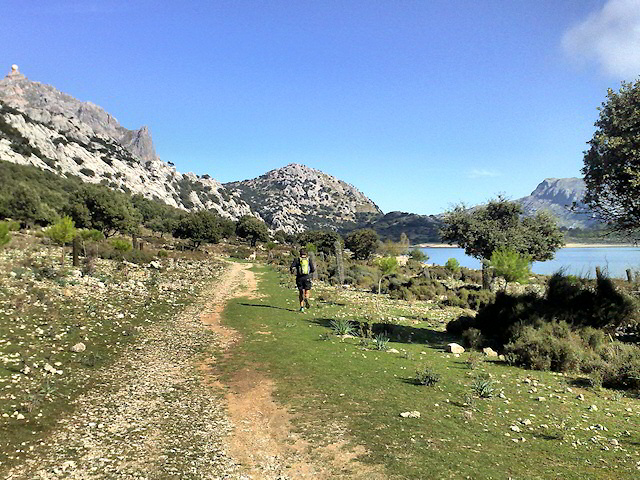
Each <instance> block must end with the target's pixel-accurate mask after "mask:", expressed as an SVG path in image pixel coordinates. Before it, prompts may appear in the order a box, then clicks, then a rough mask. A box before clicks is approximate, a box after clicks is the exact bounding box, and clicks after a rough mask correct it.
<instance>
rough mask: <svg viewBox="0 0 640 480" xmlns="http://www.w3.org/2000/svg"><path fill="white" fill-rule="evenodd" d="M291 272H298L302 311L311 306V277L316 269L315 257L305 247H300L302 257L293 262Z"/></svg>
mask: <svg viewBox="0 0 640 480" xmlns="http://www.w3.org/2000/svg"><path fill="white" fill-rule="evenodd" d="M290 270H291V273H295V274H296V286H297V287H298V297H299V299H300V311H301V312H304V309H305V307H306V308H309V295H310V294H311V277H312V275H313V272H315V271H316V266H315V265H314V263H313V259H312V258H310V257H309V256H308V255H307V251H306V250H305V249H304V248H301V249H300V257H298V258H294V259H293V263H292V264H291V269H290Z"/></svg>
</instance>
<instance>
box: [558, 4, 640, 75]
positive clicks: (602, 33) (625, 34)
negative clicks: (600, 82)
mask: <svg viewBox="0 0 640 480" xmlns="http://www.w3.org/2000/svg"><path fill="white" fill-rule="evenodd" d="M562 46H563V48H564V50H565V51H566V52H567V53H568V54H569V55H570V56H571V57H572V58H574V59H576V60H579V61H582V62H592V61H595V62H596V63H597V64H598V65H599V66H600V68H602V70H603V71H604V72H605V73H606V74H608V75H613V76H618V77H622V78H621V79H624V80H634V79H635V77H637V76H638V75H640V0H608V1H607V3H606V4H605V5H604V6H603V7H602V10H600V11H597V12H594V13H592V14H590V15H589V16H588V17H587V18H586V19H585V20H583V21H582V22H581V23H579V24H578V25H575V26H574V27H572V28H571V29H569V30H568V31H567V32H566V33H565V34H564V37H563V39H562Z"/></svg>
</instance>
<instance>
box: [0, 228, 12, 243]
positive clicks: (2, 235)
mask: <svg viewBox="0 0 640 480" xmlns="http://www.w3.org/2000/svg"><path fill="white" fill-rule="evenodd" d="M10 241H11V233H10V232H9V224H8V223H7V222H0V247H1V246H4V245H6V244H7V243H9V242H10Z"/></svg>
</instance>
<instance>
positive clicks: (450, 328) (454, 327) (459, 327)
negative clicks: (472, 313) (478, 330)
mask: <svg viewBox="0 0 640 480" xmlns="http://www.w3.org/2000/svg"><path fill="white" fill-rule="evenodd" d="M475 327H476V319H475V318H473V317H469V316H466V315H462V316H460V317H458V318H456V319H455V320H451V321H450V322H449V323H447V333H450V334H452V335H462V333H463V332H464V331H465V330H468V329H469V328H475Z"/></svg>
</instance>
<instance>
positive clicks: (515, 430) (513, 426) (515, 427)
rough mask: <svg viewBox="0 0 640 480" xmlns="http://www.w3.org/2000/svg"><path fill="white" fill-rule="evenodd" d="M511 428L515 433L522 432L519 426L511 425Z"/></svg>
mask: <svg viewBox="0 0 640 480" xmlns="http://www.w3.org/2000/svg"><path fill="white" fill-rule="evenodd" d="M509 428H511V430H512V431H513V432H519V431H520V427H519V426H517V425H511V427H509Z"/></svg>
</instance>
